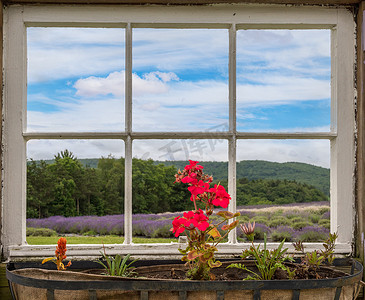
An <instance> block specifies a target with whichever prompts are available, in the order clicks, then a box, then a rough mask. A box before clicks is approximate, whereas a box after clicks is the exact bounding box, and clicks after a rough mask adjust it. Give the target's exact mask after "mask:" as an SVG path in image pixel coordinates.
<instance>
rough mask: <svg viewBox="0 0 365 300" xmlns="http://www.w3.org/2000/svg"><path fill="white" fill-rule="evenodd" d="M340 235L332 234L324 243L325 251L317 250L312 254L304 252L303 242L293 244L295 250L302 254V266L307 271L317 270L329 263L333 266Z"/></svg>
mask: <svg viewBox="0 0 365 300" xmlns="http://www.w3.org/2000/svg"><path fill="white" fill-rule="evenodd" d="M337 237H338V234H337V233H336V232H335V233H330V234H329V238H328V239H327V240H326V241H325V242H324V243H323V247H324V250H321V251H318V250H315V251H313V252H310V253H305V252H304V245H303V242H302V241H298V242H296V243H293V246H294V249H295V250H296V251H298V252H300V253H301V255H302V257H301V260H302V262H301V265H302V266H304V268H306V269H313V270H316V269H317V268H318V267H319V266H320V265H322V264H323V263H324V262H326V261H327V263H328V264H332V262H333V260H334V255H333V253H334V250H335V242H336V239H337Z"/></svg>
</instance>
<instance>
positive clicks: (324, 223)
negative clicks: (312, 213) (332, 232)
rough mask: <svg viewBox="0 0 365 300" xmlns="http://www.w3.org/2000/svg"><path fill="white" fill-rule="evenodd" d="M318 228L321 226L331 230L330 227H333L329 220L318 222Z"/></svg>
mask: <svg viewBox="0 0 365 300" xmlns="http://www.w3.org/2000/svg"><path fill="white" fill-rule="evenodd" d="M318 226H321V227H324V228H327V229H330V227H331V221H330V220H328V219H320V220H319V221H318Z"/></svg>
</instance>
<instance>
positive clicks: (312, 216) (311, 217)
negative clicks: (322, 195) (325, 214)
mask: <svg viewBox="0 0 365 300" xmlns="http://www.w3.org/2000/svg"><path fill="white" fill-rule="evenodd" d="M308 219H309V221H311V222H312V223H318V221H319V220H320V219H321V215H318V214H310V215H309V217H308Z"/></svg>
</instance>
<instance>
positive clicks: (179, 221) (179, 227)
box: [171, 216, 186, 237]
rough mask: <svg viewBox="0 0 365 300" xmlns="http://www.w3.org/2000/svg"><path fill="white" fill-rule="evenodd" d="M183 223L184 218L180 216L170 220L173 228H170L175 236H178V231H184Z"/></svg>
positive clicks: (184, 221)
mask: <svg viewBox="0 0 365 300" xmlns="http://www.w3.org/2000/svg"><path fill="white" fill-rule="evenodd" d="M185 224H186V219H185V218H181V216H178V217H176V218H175V219H174V220H173V221H172V227H173V228H171V231H172V232H173V233H175V236H176V237H178V236H179V235H180V233H183V232H184V231H185Z"/></svg>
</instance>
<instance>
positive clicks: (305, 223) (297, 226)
mask: <svg viewBox="0 0 365 300" xmlns="http://www.w3.org/2000/svg"><path fill="white" fill-rule="evenodd" d="M311 225H313V223H311V222H308V221H298V222H294V223H293V224H292V225H291V227H293V229H295V230H299V229H302V228H304V227H306V226H311Z"/></svg>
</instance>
